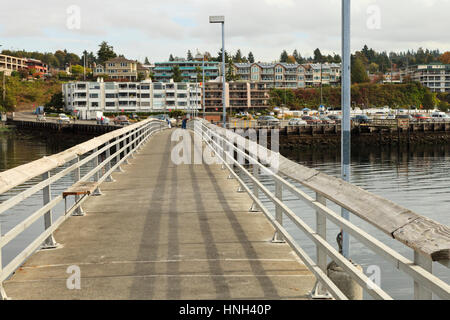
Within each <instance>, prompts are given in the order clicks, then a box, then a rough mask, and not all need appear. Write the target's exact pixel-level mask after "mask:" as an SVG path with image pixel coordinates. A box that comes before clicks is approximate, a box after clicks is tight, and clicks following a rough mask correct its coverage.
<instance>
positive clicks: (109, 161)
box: [105, 141, 115, 182]
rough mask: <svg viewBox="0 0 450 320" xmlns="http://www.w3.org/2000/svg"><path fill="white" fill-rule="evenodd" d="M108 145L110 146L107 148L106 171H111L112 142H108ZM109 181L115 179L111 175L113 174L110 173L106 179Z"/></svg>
mask: <svg viewBox="0 0 450 320" xmlns="http://www.w3.org/2000/svg"><path fill="white" fill-rule="evenodd" d="M106 145H107V146H108V148H107V149H106V155H105V157H106V166H105V167H106V169H105V171H106V172H109V170H111V159H110V157H111V147H110V142H109V141H108V142H107V143H106ZM106 181H107V182H114V181H115V180H114V179H113V177H112V176H111V174H108V178H107V179H106Z"/></svg>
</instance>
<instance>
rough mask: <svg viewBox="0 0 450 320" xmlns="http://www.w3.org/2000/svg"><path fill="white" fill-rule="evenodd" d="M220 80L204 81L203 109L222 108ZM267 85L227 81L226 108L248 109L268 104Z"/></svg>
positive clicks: (217, 109) (264, 106) (213, 109)
mask: <svg viewBox="0 0 450 320" xmlns="http://www.w3.org/2000/svg"><path fill="white" fill-rule="evenodd" d="M222 88H223V85H222V82H220V81H214V82H206V83H205V110H206V112H215V111H220V110H222V108H223V102H222V94H223V91H222ZM269 99H270V96H269V87H268V85H267V84H266V83H261V82H259V83H256V82H242V81H234V82H227V83H226V85H225V101H226V104H227V108H228V109H231V110H233V111H249V110H250V109H258V108H259V109H261V108H263V109H264V108H267V107H268V106H269Z"/></svg>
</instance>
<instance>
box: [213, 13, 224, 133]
mask: <svg viewBox="0 0 450 320" xmlns="http://www.w3.org/2000/svg"><path fill="white" fill-rule="evenodd" d="M209 23H221V24H222V79H223V81H222V105H223V114H222V117H223V127H224V128H226V126H227V113H226V99H225V86H226V79H225V16H210V17H209Z"/></svg>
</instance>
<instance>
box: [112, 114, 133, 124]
mask: <svg viewBox="0 0 450 320" xmlns="http://www.w3.org/2000/svg"><path fill="white" fill-rule="evenodd" d="M114 124H116V125H121V126H126V125H129V124H130V121H129V120H128V117H127V116H117V117H115V118H114Z"/></svg>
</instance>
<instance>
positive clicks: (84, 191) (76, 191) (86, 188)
mask: <svg viewBox="0 0 450 320" xmlns="http://www.w3.org/2000/svg"><path fill="white" fill-rule="evenodd" d="M97 188H98V182H90V181H80V182H77V183H75V184H74V185H72V186H71V187H70V188H69V189H67V190H66V191H64V192H63V198H66V197H68V196H81V195H90V194H92V193H93V192H94V191H95V189H97Z"/></svg>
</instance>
